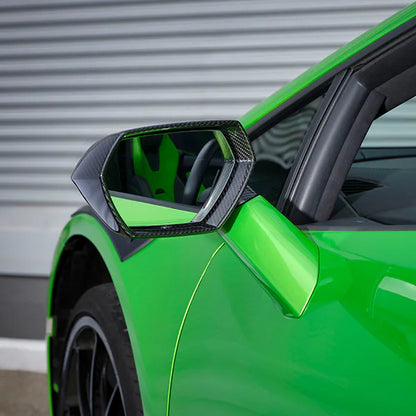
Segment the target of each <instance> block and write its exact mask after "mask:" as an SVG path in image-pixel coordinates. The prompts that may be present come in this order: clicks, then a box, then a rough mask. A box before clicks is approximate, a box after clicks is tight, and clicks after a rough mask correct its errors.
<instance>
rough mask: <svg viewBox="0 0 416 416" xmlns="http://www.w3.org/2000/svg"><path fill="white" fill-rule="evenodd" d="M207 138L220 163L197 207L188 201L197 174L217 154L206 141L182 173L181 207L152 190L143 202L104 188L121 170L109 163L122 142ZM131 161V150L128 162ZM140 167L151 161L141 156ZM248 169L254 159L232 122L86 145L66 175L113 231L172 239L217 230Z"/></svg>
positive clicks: (129, 134) (146, 131) (154, 130)
mask: <svg viewBox="0 0 416 416" xmlns="http://www.w3.org/2000/svg"><path fill="white" fill-rule="evenodd" d="M210 135H211V136H212V137H215V139H216V141H217V143H218V145H219V148H220V149H221V153H222V157H223V159H224V160H223V164H222V167H221V168H218V172H217V175H216V176H215V179H214V181H213V184H212V187H210V188H209V189H207V190H206V192H205V193H206V194H207V196H206V199H205V200H204V201H203V203H201V204H200V205H201V206H197V205H195V202H194V205H192V201H195V199H196V189H197V188H198V185H199V184H200V181H201V175H202V174H201V172H203V170H204V169H206V168H207V167H208V165H209V163H210V158H212V156H213V154H214V152H215V151H216V149H218V146H217V147H216V149H214V150H212V148H213V146H212V142H213V140H211V145H210V144H209V143H208V142H207V143H206V145H204V146H203V147H202V149H201V150H200V152H199V153H198V155H197V156H195V157H193V159H192V158H191V159H192V162H193V165H192V166H191V167H190V171H189V172H188V173H187V178H185V180H186V183H185V185H184V189H183V193H181V202H182V201H184V202H185V203H178V202H177V201H176V200H172V198H170V199H169V197H168V196H167V195H166V193H165V191H164V190H163V189H159V188H158V189H152V193H151V194H150V197H149V195H145V194H143V193H140V192H139V193H136V194H134V195H132V194H130V193H125V190H124V189H123V192H119V190H120V189H119V188H117V186H115V185H113V184H111V183H110V182H114V181H110V173H117V172H115V171H116V170H117V169H122V168H123V169H124V167H123V166H124V162H123V161H124V160H127V159H121V160H122V162H118V164H115V163H114V160H116V159H117V160H120V155H119V153H120V152H121V150H120V149H121V147H122V146H124V147H125V148H126V145H125V143H126V142H127V143H128V147H127V148H129V149H130V148H132V147H133V146H135V148H136V149H137V146H139V149H141V147H140V144H142V145H144V144H145V142H150V143H151V145H152V146H153V147H154V146H155V144H154V143H157V144H156V146H159V148H161V147H160V146H161V143H165V142H166V143H172V141H173V142H174V141H175V140H170V139H169V140H168V139H166V140H165V138H166V137H168V138H169V137H170V138H176V137H182V141H183V138H184V137H185V138H188V137H189V139H192V140H195V138H196V137H198V136H204V137H208V138H209V137H211V136H210ZM187 140H188V139H187ZM133 141H134V143H133ZM208 141H209V140H208ZM130 142H132V144H130ZM138 143H139V144H138ZM189 143H191V140H190V141H189ZM170 146H173V144H170ZM215 146H216V145H215ZM142 147H143V146H142ZM132 152H133V151H132ZM204 152H205V153H204ZM137 157H138V156H137V151H136V153H135V154H134V155H133V158H136V159H137ZM140 157H143V156H142V155H140ZM188 159H190V157H189V156H188ZM145 162H146V165H148V164H149V163H148V162H151V160H148V159H146V157H145ZM158 163H159V161H156V164H158ZM160 163H163V161H160ZM122 165H123V166H122ZM201 166H202V167H201ZM253 166H254V154H253V151H252V148H251V145H250V142H249V140H248V138H247V135H246V132H245V130H244V128H243V127H242V126H241V124H240V123H239V122H238V121H233V120H231V121H228V120H224V121H201V122H187V123H178V124H169V125H160V126H152V127H145V128H139V129H133V130H127V131H124V132H121V133H118V134H113V135H110V136H107V137H105V138H104V139H102V140H100V141H98V142H97V143H95V144H94V145H93V146H91V148H90V149H89V150H88V151H87V152H86V153H85V155H84V156H83V157H82V158H81V160H80V161H79V163H78V164H77V166H76V167H75V169H74V172H73V174H72V181H73V182H74V184H75V185H76V187H77V188H78V190H79V191H80V192H81V194H82V196H83V197H84V198H85V200H86V201H87V203H88V204H89V205H90V206H91V208H92V209H93V210H94V211H95V212H96V213H97V215H98V216H99V217H100V218H101V220H102V221H103V222H104V223H105V224H106V225H107V226H108V227H109V228H110V229H112V230H113V231H116V232H124V233H125V234H127V235H128V236H130V237H132V238H148V237H162V236H176V235H187V234H197V233H203V232H209V231H213V230H216V229H218V228H220V227H221V226H222V224H223V223H224V222H225V220H226V219H227V218H228V216H229V215H230V213H231V212H232V210H233V208H234V207H235V206H236V205H237V203H238V201H239V198H240V196H241V194H242V193H243V191H244V189H245V187H246V185H247V181H248V178H249V176H250V173H251V171H252V169H253ZM152 169H155V168H151V169H150V170H149V169H148V172H150V173H152ZM157 169H159V166H158V167H157ZM136 173H137V171H136ZM150 173H149V174H150ZM141 175H142V176H144V177H140V176H139V179H140V181H143V179H145V180H146V179H148V178H146V173H141ZM146 186H147V185H146ZM147 188H151V187H149V186H147ZM156 188H157V187H156ZM202 189H203V187H201V190H202ZM197 190H198V193H199V194H201V192H200V190H199V189H197ZM129 192H130V191H129ZM159 194H160V195H159ZM208 194H209V195H208ZM161 198H163V200H161Z"/></svg>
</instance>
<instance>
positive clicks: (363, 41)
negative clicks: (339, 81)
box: [240, 3, 416, 129]
mask: <svg viewBox="0 0 416 416" xmlns="http://www.w3.org/2000/svg"><path fill="white" fill-rule="evenodd" d="M415 16H416V3H413V4H411V5H410V6H408V7H406V8H405V9H403V10H401V11H399V12H398V13H396V14H394V15H393V16H391V17H389V18H388V19H386V20H384V21H383V22H381V23H380V24H378V25H377V26H374V27H373V28H372V29H370V30H368V31H367V32H365V33H363V34H362V35H361V36H359V37H357V38H356V39H354V40H353V41H352V42H350V43H348V44H347V45H345V46H344V47H342V48H340V49H338V50H337V51H336V52H334V53H333V54H332V55H330V56H328V57H327V58H326V59H324V60H323V61H321V62H319V63H318V64H316V65H315V66H313V67H311V68H310V69H308V70H307V71H306V72H304V73H303V74H302V75H300V76H299V77H297V78H295V79H294V80H293V81H291V82H289V83H288V84H286V85H285V86H284V87H282V88H281V89H280V90H279V91H277V92H276V93H274V94H273V95H271V96H270V97H268V98H266V99H265V100H264V101H262V102H261V103H260V104H258V105H257V106H255V107H254V108H253V109H251V110H250V111H249V112H248V113H246V114H245V115H243V116H242V117H241V118H240V122H241V124H242V125H243V127H244V128H245V129H247V128H249V127H250V126H252V125H253V124H254V123H256V122H257V121H258V120H260V119H261V118H262V117H264V116H265V115H267V114H268V113H269V112H271V111H272V110H273V109H275V108H276V107H278V106H279V105H281V104H282V103H284V102H285V101H287V100H288V99H289V98H291V97H293V96H294V95H295V94H297V93H298V92H300V91H302V90H303V89H304V88H305V87H307V86H308V85H310V84H312V83H313V82H314V81H316V80H317V79H318V78H320V77H322V76H323V75H325V74H326V73H328V72H329V71H331V70H332V69H334V68H335V67H337V66H338V65H340V64H341V63H342V62H344V61H345V60H347V59H348V58H350V57H351V56H353V55H354V54H356V53H357V52H359V51H361V50H363V49H364V48H365V47H367V46H369V45H371V44H372V43H373V42H375V41H376V40H377V39H380V38H381V37H382V36H384V35H386V34H387V33H389V32H391V31H392V30H394V29H396V28H397V27H399V26H400V25H402V24H403V23H405V22H407V21H408V20H410V19H412V18H414V17H415Z"/></svg>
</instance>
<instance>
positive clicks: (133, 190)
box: [103, 130, 232, 227]
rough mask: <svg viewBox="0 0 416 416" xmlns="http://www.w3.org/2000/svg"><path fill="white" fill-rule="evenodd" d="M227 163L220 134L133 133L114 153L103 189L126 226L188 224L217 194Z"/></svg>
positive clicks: (224, 141) (124, 137)
mask: <svg viewBox="0 0 416 416" xmlns="http://www.w3.org/2000/svg"><path fill="white" fill-rule="evenodd" d="M227 161H229V162H230V161H232V155H231V152H230V150H229V147H228V144H227V142H226V140H225V138H224V136H223V134H222V133H221V132H220V131H217V130H198V131H174V132H171V131H167V132H163V133H161V132H160V131H159V132H157V133H149V132H145V133H143V132H133V133H129V134H125V135H124V136H123V137H122V138H121V139H120V140H119V141H118V143H117V144H116V146H115V148H114V150H113V151H112V153H111V154H110V156H109V159H108V161H107V164H106V167H105V169H104V173H103V184H104V188H105V189H106V191H107V196H108V198H109V199H110V200H111V202H112V204H113V206H114V208H115V210H116V212H117V213H118V215H119V217H120V218H121V219H122V220H123V222H124V223H125V224H126V225H127V227H143V226H163V225H173V224H184V223H189V222H191V221H192V220H194V218H195V217H196V216H197V214H198V212H200V210H201V209H203V208H204V207H205V206H206V205H207V204H209V201H210V199H213V197H214V194H218V189H216V188H218V187H217V184H218V183H224V178H223V176H224V175H225V174H226V172H229V169H223V168H224V165H225V162H227Z"/></svg>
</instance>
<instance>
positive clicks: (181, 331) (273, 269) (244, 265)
mask: <svg viewBox="0 0 416 416" xmlns="http://www.w3.org/2000/svg"><path fill="white" fill-rule="evenodd" d="M415 16H416V4H413V5H411V6H409V7H408V8H406V9H404V10H403V11H401V12H399V13H397V14H396V15H394V16H393V17H391V18H390V19H388V20H386V21H385V22H383V23H381V24H380V25H378V26H376V27H375V28H373V29H371V30H370V31H368V32H367V33H365V34H364V35H362V36H360V37H359V38H357V39H356V40H355V41H353V42H351V43H350V44H348V45H346V46H345V47H343V48H341V49H340V50H339V51H337V52H336V53H334V54H333V55H331V56H330V57H328V58H327V59H325V60H324V61H322V62H321V63H320V64H318V65H316V66H315V67H313V68H311V69H310V70H309V71H307V72H306V73H304V74H303V75H301V76H300V77H298V78H297V79H296V80H294V81H293V82H291V83H289V84H288V85H286V86H285V87H283V88H282V89H281V90H280V91H278V92H277V93H275V94H274V95H272V96H271V97H269V98H268V99H266V100H265V101H264V102H263V103H261V104H259V105H258V106H257V107H255V108H254V109H253V110H251V111H250V112H248V113H247V114H246V115H244V116H243V117H242V118H241V119H240V121H241V123H242V124H243V126H244V127H245V128H248V127H250V126H252V125H253V124H254V123H256V122H257V121H258V120H259V119H260V118H261V117H263V116H265V115H266V114H267V113H269V112H270V111H272V110H273V109H275V108H276V107H277V106H279V105H281V104H282V103H283V102H285V101H286V100H288V99H289V98H291V97H293V96H294V95H295V94H297V93H298V92H300V91H301V90H302V89H303V88H305V87H307V86H308V85H310V84H311V83H313V82H314V81H315V80H317V79H318V78H319V77H321V76H323V75H324V74H326V73H328V71H330V70H331V69H333V68H335V67H336V66H338V65H339V64H341V63H342V62H344V61H345V60H346V59H348V58H349V57H351V56H353V55H354V54H355V53H357V52H359V51H360V50H362V49H363V48H365V47H366V46H368V45H370V44H371V43H372V42H374V41H375V40H377V39H379V38H380V37H382V36H383V35H385V34H386V33H388V32H390V31H391V30H393V29H395V28H397V27H398V26H400V25H401V24H403V23H404V22H406V21H407V20H409V19H411V18H413V17H415ZM131 136H133V134H132V135H131ZM126 137H128V136H126ZM168 147H169V146H168V145H167V148H166V149H168ZM171 162H172V164H170V162H168V163H167V165H166V168H167V169H168V168H169V170H173V169H174V168H175V167H174V165H175V164H176V163H177V162H176V159H175V158H173V160H172V161H171ZM161 163H163V164H164V162H161ZM176 168H177V166H176ZM137 169H138V170H137V171H136V173H140V172H139V171H140V169H142V168H137ZM162 176H163V175H162ZM158 180H159V178H156V177H155V181H154V183H155V184H156V181H158ZM160 180H162V181H164V178H161V179H160ZM151 186H152V191H153V192H154V191H155V190H156V189H157V186H156V185H154V186H153V185H151ZM164 186H165V187H166V189H169V190H172V192H173V190H174V183H172V181H169V183H165V185H164ZM165 196H166V199H167V200H172V194H168V193H167V194H166V195H165ZM115 202H116V203H117V204H118V205H119V206H117V209H120V210H121V211H123V210H126V214H127V215H128V218H129V221H130V220H132V221H136V220H140V221H144V222H142V223H140V225H156V224H157V223H164V224H167V223H168V221H172V218H173V217H172V216H171V215H176V214H177V213H175V212H172V211H175V210H171V209H169V212H168V211H165V209H163V210H161V208H162V207H159V206H155V205H149V206H148V207H147V206H146V212H144V211H141V214H140V217H139V218H138V217H136V212H134V213H132V209H133V208H132V206H130V205H131V204H130V201H129V204H130V205H129V204H127V203H126V201H124V200H123V202H121V201H115ZM134 204H136V202H134ZM135 206H136V205H135ZM147 208H149V209H147ZM142 209H144V206H143V207H140V210H142ZM134 210H136V208H134ZM162 211H163V212H162ZM156 212H157V215H156ZM180 213H181V214H180V215H184V216H186V221H183V220H182V219H181V220H180V222H188V221H189V220H190V219H191V218H193V216H194V215H195V214H194V213H193V212H184V211H180ZM160 215H167V217H164V219H160V218H158V220H157V221H156V222H155V217H159V216H160ZM123 216H124V215H123ZM188 216H189V217H188ZM175 218H176V217H175ZM181 218H182V217H181ZM175 221H176V220H175ZM169 223H173V222H169ZM74 236H84V237H85V238H87V239H88V240H89V241H91V243H92V244H94V246H95V247H96V248H97V250H98V251H99V253H100V254H101V256H102V258H103V260H104V262H105V264H106V266H107V268H108V270H109V272H110V274H111V277H112V280H113V282H114V285H115V288H116V290H117V293H118V296H119V299H120V302H121V306H122V309H123V313H124V316H125V319H126V323H127V327H128V331H129V336H130V340H131V344H132V349H133V354H134V359H135V363H136V367H137V373H138V377H139V383H140V390H141V396H142V401H143V406H144V412H145V415H146V416H159V415H163V414H166V413H168V414H170V415H173V416H176V415H178V416H186V415H192V416H193V415H195V414H196V415H198V416H203V415H210V416H211V415H216V416H219V415H227V416H237V415H238V416H246V415H247V416H248V415H259V414H261V415H276V414H279V415H308V416H309V415H315V414H316V415H328V414H331V415H335V414H336V415H369V414H383V415H397V414H403V415H405V414H413V413H414V409H415V406H416V395H415V388H416V378H415V366H416V313H415V312H416V306H415V305H416V269H415V262H414V247H415V243H416V231H313V232H312V231H309V232H301V231H300V230H299V229H297V228H296V227H295V226H294V225H293V224H291V223H290V222H289V221H288V220H287V219H285V218H284V217H283V216H282V215H281V214H280V213H279V212H278V211H277V210H276V209H275V208H273V207H272V206H271V205H270V204H269V203H267V202H266V201H265V200H264V199H263V198H262V197H257V198H254V199H252V200H250V201H248V202H246V203H245V204H244V205H243V206H240V207H239V208H238V209H236V210H235V212H234V213H233V215H232V216H231V218H230V219H229V220H228V222H227V223H226V225H225V226H224V227H223V229H222V230H221V231H220V232H219V233H217V232H213V233H207V234H200V235H192V236H183V237H169V238H158V239H154V240H153V241H152V242H151V243H150V244H148V245H147V246H145V247H144V248H142V249H141V250H140V251H139V252H137V253H136V254H134V255H133V256H131V257H129V258H128V259H127V260H125V261H123V262H122V261H120V258H119V255H118V254H117V252H116V250H115V248H114V246H113V243H112V242H111V240H110V238H109V236H108V235H107V233H106V231H105V230H104V229H103V227H102V225H100V223H98V221H96V220H95V219H94V218H93V217H91V216H89V215H86V214H78V215H76V216H75V217H73V218H72V219H71V220H70V222H69V223H68V224H67V226H66V227H65V228H64V230H63V231H62V234H61V237H60V240H59V242H58V246H57V249H56V252H55V257H54V266H53V269H52V270H53V271H52V275H51V281H50V293H49V302H48V316H49V317H51V304H52V298H53V295H54V283H55V274H56V270H57V266H58V262H59V259H60V256H61V254H62V251H63V249H64V247H65V245H66V243H67V242H68V241H69V240H70V239H71V238H72V237H74ZM49 340H50V338H48V341H49ZM48 348H49V346H48ZM51 388H52V386H50V390H51Z"/></svg>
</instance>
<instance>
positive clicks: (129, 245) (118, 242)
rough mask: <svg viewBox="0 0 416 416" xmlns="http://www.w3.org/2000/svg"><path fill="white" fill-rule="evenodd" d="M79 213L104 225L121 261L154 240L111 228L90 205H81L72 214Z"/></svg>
mask: <svg viewBox="0 0 416 416" xmlns="http://www.w3.org/2000/svg"><path fill="white" fill-rule="evenodd" d="M79 214H87V215H91V217H93V218H95V219H96V220H97V221H98V222H99V223H100V224H101V225H102V227H103V229H104V230H105V232H106V233H107V235H108V236H109V237H110V239H111V242H112V243H113V246H114V248H115V249H116V251H117V254H118V255H119V257H120V260H121V261H124V260H127V259H128V258H129V257H131V256H133V255H134V254H136V253H138V252H139V251H140V250H141V249H143V248H145V247H146V246H147V245H148V244H150V243H151V242H152V241H153V238H130V237H129V236H128V235H127V234H123V233H118V232H115V231H113V230H111V229H110V228H108V226H107V225H106V224H105V223H104V222H103V220H102V219H101V218H100V217H99V216H98V215H97V213H96V212H95V211H94V210H93V209H92V208H91V207H90V206H89V205H85V206H83V207H81V208H80V209H79V210H78V211H76V212H74V213H73V214H72V216H73V217H74V216H76V215H79Z"/></svg>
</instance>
